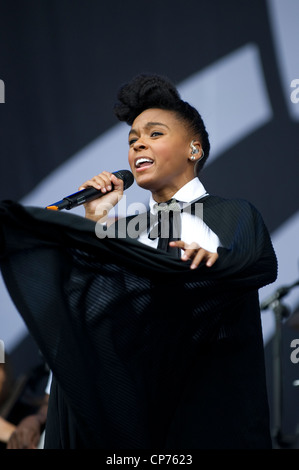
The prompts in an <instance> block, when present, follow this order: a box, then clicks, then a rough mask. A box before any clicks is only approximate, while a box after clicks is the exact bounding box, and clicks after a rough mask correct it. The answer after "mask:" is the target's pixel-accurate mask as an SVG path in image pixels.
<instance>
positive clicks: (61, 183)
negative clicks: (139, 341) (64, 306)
mask: <svg viewBox="0 0 299 470" xmlns="http://www.w3.org/2000/svg"><path fill="white" fill-rule="evenodd" d="M298 17H299V2H298V1H297V0H268V1H266V0H250V1H249V0H224V1H223V0H193V1H192V0H190V1H188V0H187V1H185V2H181V1H178V0H165V1H163V2H161V1H160V0H152V1H151V2H150V3H148V2H142V1H140V0H127V1H125V2H123V1H120V0H118V1H116V0H111V1H110V2H104V3H103V2H102V1H101V0H88V1H87V2H86V1H83V0H81V1H80V0H73V1H66V0H43V1H34V0H27V1H26V2H23V1H15V2H10V1H9V0H7V1H2V2H1V3H0V133H1V140H0V143H1V147H0V149H1V153H0V200H3V199H12V200H15V201H20V202H22V203H23V204H26V205H37V206H42V207H44V206H46V205H48V204H50V203H53V202H55V201H56V200H58V199H61V198H62V197H64V196H65V195H67V194H70V193H73V192H75V191H77V189H78V187H79V186H80V184H81V183H82V182H84V181H85V180H87V179H89V178H90V177H92V176H93V175H94V174H97V173H99V172H101V171H102V170H109V171H115V170H118V169H123V168H128V163H127V151H128V145H127V133H128V127H127V126H126V125H125V124H119V123H118V121H117V120H116V118H115V117H114V115H113V111H112V108H113V104H114V101H115V98H116V92H117V90H118V88H119V86H120V85H121V84H123V83H124V82H126V81H128V80H129V79H131V78H132V77H133V76H134V75H136V74H139V73H142V72H150V73H159V74H163V75H166V76H168V77H169V78H170V79H171V80H173V81H174V82H175V83H176V85H177V86H178V88H179V90H180V92H181V95H182V98H183V99H185V100H188V101H189V102H190V103H191V104H193V105H194V106H195V107H197V108H198V110H199V111H200V113H201V114H202V116H203V119H204V121H205V123H206V126H207V129H208V132H209V134H210V139H211V154H210V157H209V159H208V161H207V164H206V167H205V169H204V171H203V173H202V181H203V183H204V185H205V186H206V189H207V190H208V191H209V192H210V193H214V194H219V195H221V196H224V197H241V198H245V199H248V200H250V201H251V202H252V203H253V204H255V205H256V207H257V208H258V209H259V210H260V212H261V213H262V215H263V217H264V219H265V222H266V224H267V226H268V228H269V230H270V232H271V236H272V239H273V243H274V247H275V249H276V253H277V256H278V261H279V274H278V279H277V281H276V282H275V284H272V285H270V286H267V287H265V288H264V289H262V290H261V292H260V298H261V301H263V300H265V299H267V298H268V297H269V296H270V295H272V294H273V293H274V292H275V291H276V289H277V288H279V287H281V286H282V285H290V284H292V283H293V282H295V281H296V280H297V279H298V277H299V237H298V235H299V187H298V173H299V171H298V170H299V165H298V153H299V152H298V147H299V134H298V123H299V67H298V52H299V50H298V49H299V47H298V46H299V39H298ZM126 202H127V205H130V204H132V203H134V202H143V203H146V202H147V200H144V195H143V193H142V192H141V191H140V190H139V189H138V187H137V186H136V184H135V183H134V185H133V186H132V187H131V188H130V189H129V190H127V192H126ZM120 211H121V209H120ZM76 212H78V213H79V214H82V215H83V210H82V208H78V209H76ZM28 269H30V266H28ZM0 281H1V282H0V299H1V306H0V308H1V312H0V339H1V340H2V341H3V344H4V346H5V350H6V351H7V352H9V353H12V354H13V352H14V351H16V350H18V348H19V347H20V344H22V342H23V341H24V340H25V339H26V338H28V332H27V329H26V327H25V325H24V324H23V322H22V320H21V318H20V316H19V315H18V313H17V312H16V310H15V308H14V306H13V304H12V302H11V300H10V298H9V296H8V294H7V292H6V289H5V286H4V284H3V282H2V280H0ZM284 301H285V303H286V305H287V306H288V308H289V311H290V314H291V315H293V314H294V313H295V311H296V309H297V307H298V305H299V288H298V287H297V288H294V289H292V290H291V291H290V293H289V294H288V295H287V296H286V297H285V299H284ZM262 320H263V331H264V339H265V348H266V351H267V368H268V375H269V389H270V394H271V385H272V346H271V344H272V342H273V335H274V334H275V322H274V316H273V312H272V311H271V310H265V311H263V313H262ZM284 331H285V333H284V343H285V344H284V352H283V354H284V358H283V362H284V364H283V365H284V369H285V382H284V387H285V391H284V393H285V395H286V398H284V400H285V403H287V405H286V408H285V409H284V421H285V422H284V426H285V429H286V432H289V433H291V434H292V433H293V432H294V430H295V426H296V424H297V421H298V420H299V419H298V416H299V412H298V411H297V414H296V410H298V406H297V405H296V403H297V404H298V399H299V387H297V388H296V386H295V385H296V382H295V381H296V379H297V378H298V379H299V364H297V363H296V362H295V363H294V362H292V361H291V352H292V349H291V347H290V341H291V340H292V339H293V338H296V337H299V330H296V329H295V328H293V327H292V328H290V327H289V326H288V324H286V325H284ZM21 356H22V359H23V363H24V354H23V352H22V354H21ZM25 364H26V360H25ZM244 367H246V365H244ZM294 383H295V385H294Z"/></svg>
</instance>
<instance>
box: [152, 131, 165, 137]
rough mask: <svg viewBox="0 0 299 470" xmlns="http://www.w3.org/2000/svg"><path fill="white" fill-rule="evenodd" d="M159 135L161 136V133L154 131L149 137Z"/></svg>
mask: <svg viewBox="0 0 299 470" xmlns="http://www.w3.org/2000/svg"><path fill="white" fill-rule="evenodd" d="M159 135H163V132H158V131H154V132H152V133H151V137H157V136H159Z"/></svg>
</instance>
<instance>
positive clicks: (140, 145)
mask: <svg viewBox="0 0 299 470" xmlns="http://www.w3.org/2000/svg"><path fill="white" fill-rule="evenodd" d="M133 148H134V150H144V149H145V148H146V143H145V141H144V140H143V139H142V138H141V137H139V139H137V140H135V142H134V144H133Z"/></svg>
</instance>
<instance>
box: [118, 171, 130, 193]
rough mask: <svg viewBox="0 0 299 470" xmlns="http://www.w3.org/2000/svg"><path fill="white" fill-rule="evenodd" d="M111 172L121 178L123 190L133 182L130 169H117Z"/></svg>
mask: <svg viewBox="0 0 299 470" xmlns="http://www.w3.org/2000/svg"><path fill="white" fill-rule="evenodd" d="M113 174H114V175H115V176H116V177H117V178H119V179H121V180H123V182H124V190H125V189H128V188H129V187H130V186H132V184H133V183H134V176H133V173H131V171H129V170H118V171H114V172H113Z"/></svg>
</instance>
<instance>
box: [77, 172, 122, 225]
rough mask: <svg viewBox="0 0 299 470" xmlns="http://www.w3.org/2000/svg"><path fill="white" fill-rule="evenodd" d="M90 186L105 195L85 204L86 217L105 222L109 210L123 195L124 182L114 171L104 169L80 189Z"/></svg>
mask: <svg viewBox="0 0 299 470" xmlns="http://www.w3.org/2000/svg"><path fill="white" fill-rule="evenodd" d="M112 185H113V186H112ZM90 187H93V188H95V189H99V190H101V192H102V194H103V196H101V197H100V198H98V199H94V200H93V201H90V202H86V203H85V204H84V207H85V217H86V218H88V219H91V220H94V221H95V222H98V221H99V222H105V220H106V219H107V216H108V213H109V211H110V210H111V209H112V207H114V206H115V205H116V204H117V203H118V202H119V201H120V199H121V198H122V196H123V191H124V182H123V180H121V179H120V178H117V177H116V176H115V175H114V174H113V173H109V172H108V171H103V172H102V173H100V174H99V175H96V176H94V177H93V178H91V179H90V180H88V181H85V183H83V184H81V186H80V187H79V191H81V190H82V189H86V188H90ZM112 187H113V191H112Z"/></svg>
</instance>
